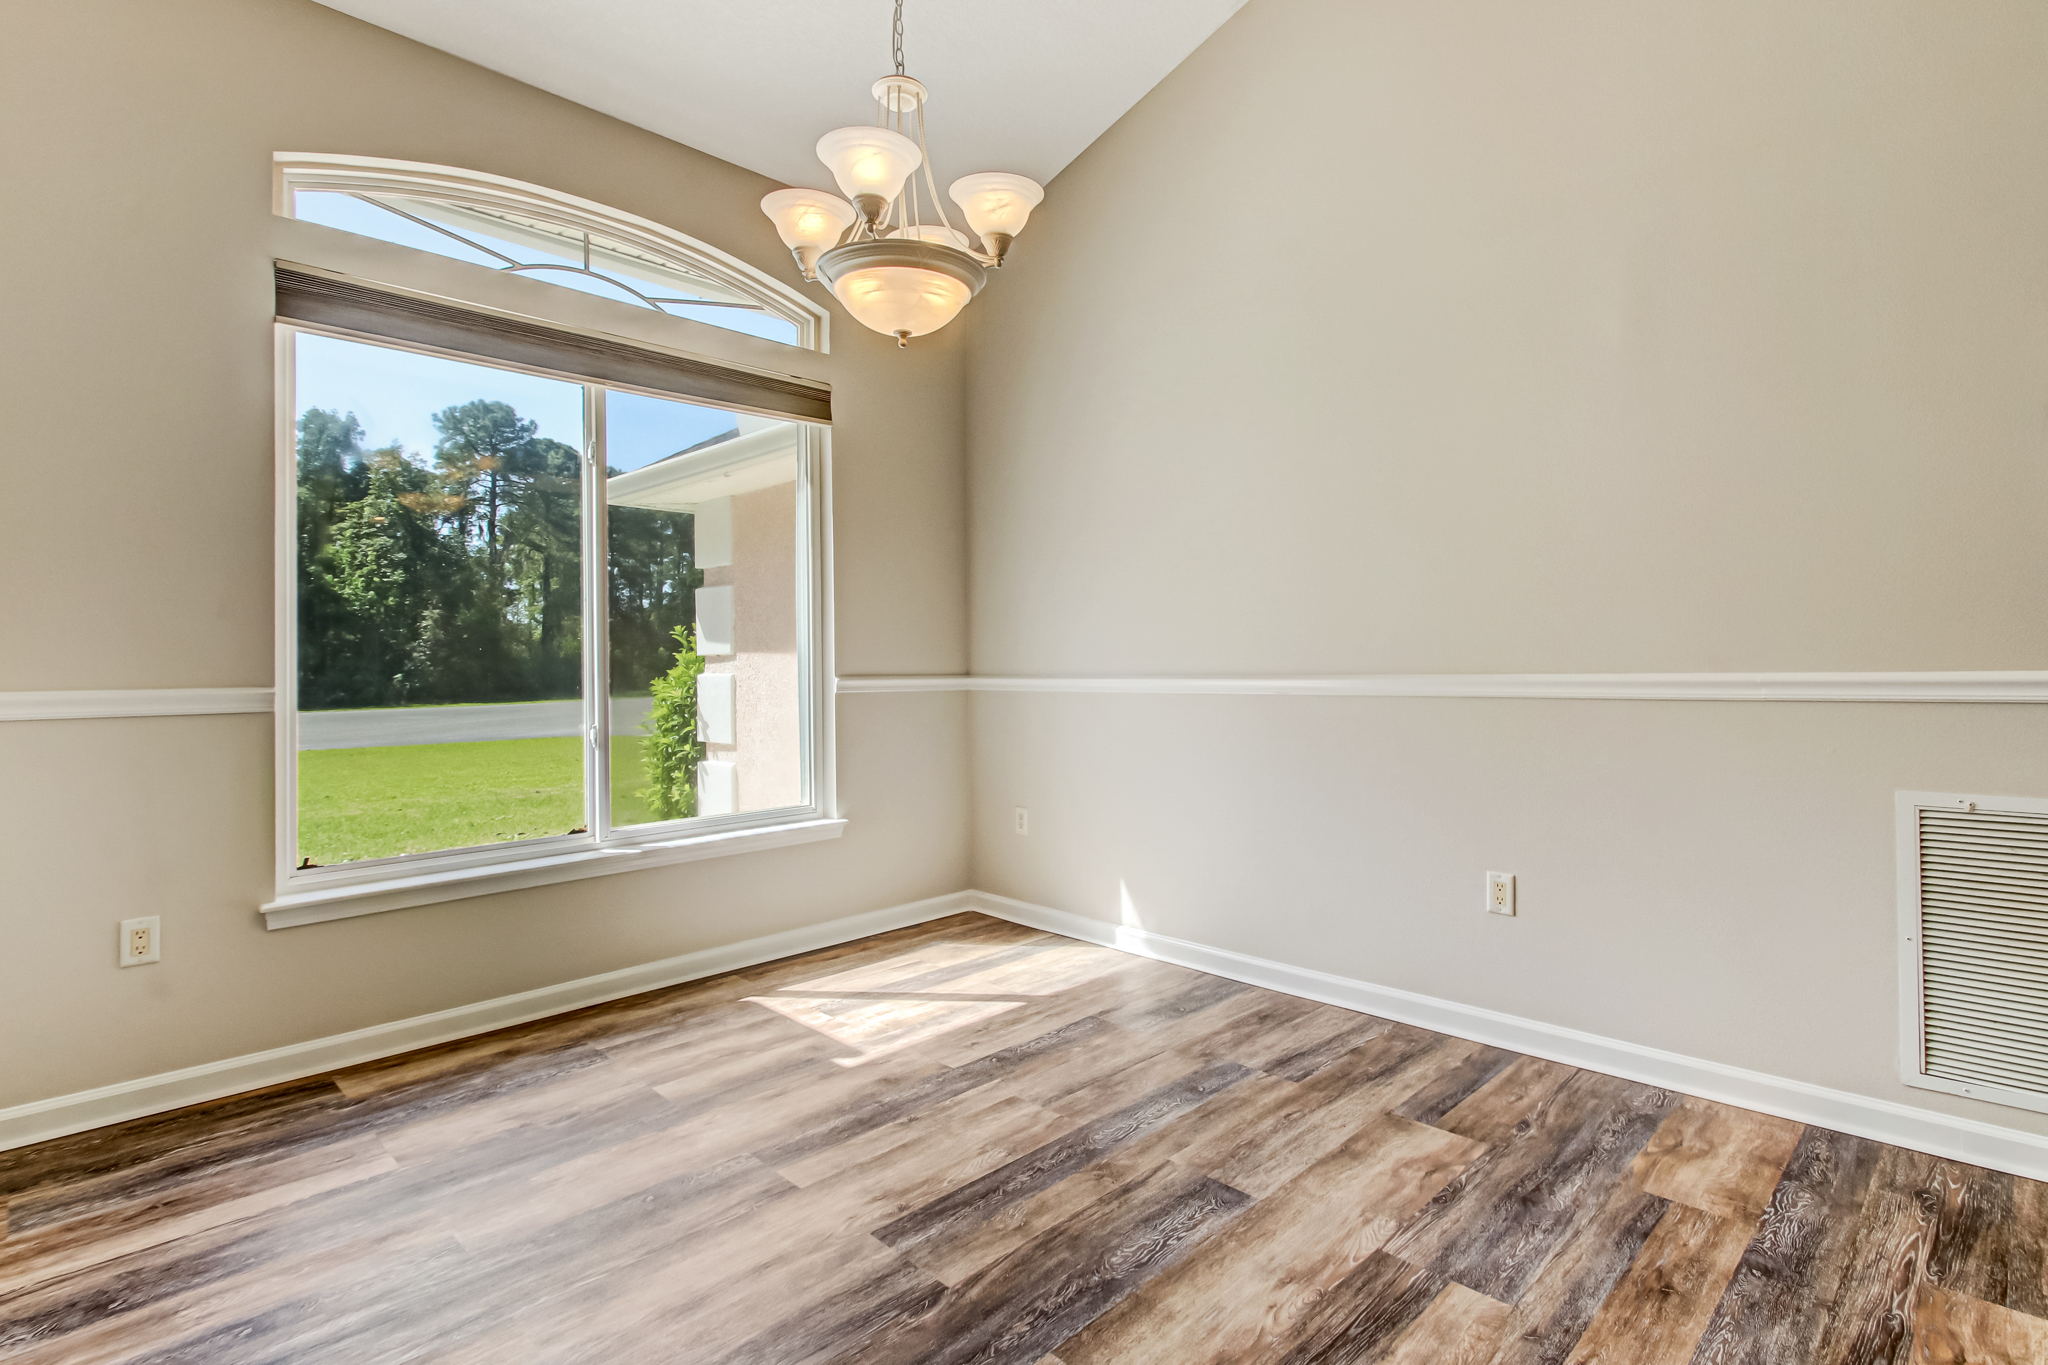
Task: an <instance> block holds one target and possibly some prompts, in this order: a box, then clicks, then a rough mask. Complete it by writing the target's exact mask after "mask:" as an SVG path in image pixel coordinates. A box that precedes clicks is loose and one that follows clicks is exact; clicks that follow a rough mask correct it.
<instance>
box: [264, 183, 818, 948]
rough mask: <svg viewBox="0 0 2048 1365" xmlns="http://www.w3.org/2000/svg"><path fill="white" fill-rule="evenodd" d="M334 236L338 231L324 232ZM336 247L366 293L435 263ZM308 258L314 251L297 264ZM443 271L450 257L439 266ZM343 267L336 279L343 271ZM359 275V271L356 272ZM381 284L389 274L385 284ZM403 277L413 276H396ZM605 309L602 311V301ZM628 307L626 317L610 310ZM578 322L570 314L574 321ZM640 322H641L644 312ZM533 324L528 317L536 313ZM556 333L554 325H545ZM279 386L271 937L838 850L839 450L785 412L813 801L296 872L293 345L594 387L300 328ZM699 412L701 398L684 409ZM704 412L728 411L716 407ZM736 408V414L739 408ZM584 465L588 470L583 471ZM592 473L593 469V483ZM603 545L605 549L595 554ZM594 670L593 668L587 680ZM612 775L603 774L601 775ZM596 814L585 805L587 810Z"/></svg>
mask: <svg viewBox="0 0 2048 1365" xmlns="http://www.w3.org/2000/svg"><path fill="white" fill-rule="evenodd" d="M292 224H293V226H303V227H311V228H318V225H317V224H301V223H298V222H297V220H292ZM319 231H321V232H331V231H333V230H332V229H319ZM336 235H337V236H339V237H341V238H344V239H346V240H347V241H348V243H349V244H350V245H349V248H348V250H347V251H346V253H345V255H344V254H341V253H337V254H336V256H334V257H332V258H330V260H329V261H326V262H323V261H321V260H317V259H316V260H313V261H305V262H303V263H304V264H306V265H310V266H312V267H313V268H315V269H319V270H323V271H330V272H333V273H337V274H340V275H342V276H344V277H346V278H354V279H360V280H363V281H364V282H365V283H371V284H379V285H387V284H396V285H397V287H403V282H402V281H399V282H387V281H383V280H378V279H374V278H369V277H367V276H365V275H364V274H362V273H360V272H361V269H362V265H363V263H364V260H365V258H366V257H367V259H368V260H371V261H375V260H377V259H379V258H381V257H385V256H387V255H390V253H398V255H396V256H391V260H392V263H393V265H394V266H400V265H402V263H404V262H405V261H407V260H409V258H412V257H415V256H420V255H423V254H426V253H420V252H417V251H415V250H413V249H411V248H407V247H401V246H396V245H393V244H391V243H383V242H376V241H375V240H374V239H358V238H356V237H355V236H354V235H353V234H347V233H340V234H336ZM365 245H367V246H373V247H376V248H380V250H377V251H374V252H368V253H365V252H363V251H361V250H358V249H356V248H359V247H362V246H365ZM294 254H295V255H298V256H301V257H303V256H304V255H305V254H308V253H305V252H295V253H294ZM429 259H430V260H433V261H436V262H440V258H438V257H431V256H429ZM441 263H442V264H448V265H453V266H457V267H461V268H462V269H464V270H473V269H476V267H467V266H463V263H461V262H441ZM337 266H339V267H343V268H342V269H340V270H336V269H335V267H337ZM349 267H353V268H349ZM379 273H383V272H379ZM394 273H403V272H402V271H394ZM564 292H565V293H566V294H567V298H568V299H569V300H572V301H573V300H581V299H582V296H581V295H577V294H575V293H574V292H573V291H564ZM599 302H604V301H602V300H600V301H599ZM613 306H614V307H619V308H624V307H625V305H613ZM572 311H573V310H572ZM636 311H637V310H636ZM529 315H530V314H529ZM539 320H541V321H546V319H544V318H542V319H539ZM667 321H668V322H672V323H675V324H678V325H679V326H681V327H684V328H688V327H696V326H708V325H707V324H694V323H690V322H689V321H688V320H687V319H680V318H670V319H667ZM561 325H562V327H563V329H564V330H570V331H573V330H576V327H575V324H573V323H563V324H561ZM272 330H273V334H274V346H273V359H272V366H273V379H274V394H275V403H276V420H275V429H274V442H275V447H276V451H275V456H274V459H275V461H276V463H275V465H274V466H273V468H274V471H275V473H274V478H273V484H274V489H273V493H274V497H273V510H272V521H273V528H274V537H275V541H274V574H275V582H274V594H273V596H274V601H273V614H274V617H273V619H274V635H273V638H274V640H275V644H276V650H275V656H274V660H273V668H274V683H273V693H272V695H273V697H274V700H275V705H274V711H273V735H274V738H273V747H274V755H273V761H274V770H275V779H276V790H275V792H274V800H273V805H274V807H275V811H276V823H275V830H274V835H273V838H274V844H275V863H276V867H275V874H274V875H275V887H276V894H275V896H274V898H273V899H271V900H270V901H268V902H265V903H264V904H263V906H262V907H261V909H262V914H263V917H264V920H265V923H266V925H267V926H268V927H270V928H285V927H289V926H292V925H297V924H311V923H317V922H320V921H323V920H330V919H341V918H347V917H350V916H354V915H363V914H374V913H378V912H380V911H384V910H393V909H399V908H402V907H404V906H409V905H424V904H432V903H435V902H440V901H447V900H454V899H459V898H462V897H467V896H476V895H484V894H489V893H491V892H495V891H501V890H513V889H517V888H519V887H523V886H537V885H545V884H549V883H553V882H560V881H566V880H571V879H574V878H579V877H586V876H596V875H601V874H605V873H611V872H625V871H632V870H635V869H638V868H645V867H658V866H663V865H666V864H669V863H677V862H686V861H693V860H696V859H699V858H706V857H716V856H721V855H724V854H730V853H742V852H750V851H755V850H758V849H763V848H775V847H781V846H784V845H786V844H794V843H807V842H811V841H813V840H817V839H826V838H835V837H837V836H838V834H839V833H840V832H841V831H842V830H843V828H844V824H845V822H844V821H843V820H841V819H840V818H839V815H838V787H837V773H836V766H837V765H836V748H835V737H834V733H833V727H834V721H835V715H834V705H833V702H834V682H833V668H832V662H831V661H832V659H833V657H834V656H833V654H832V649H833V641H834V634H833V624H832V607H833V591H832V564H831V546H832V531H831V516H832V496H831V451H830V438H829V432H828V429H827V428H826V427H825V426H823V425H821V424H817V423H812V422H804V421H800V420H796V419H791V418H789V417H787V416H783V415H780V414H775V415H776V416H777V418H778V420H783V421H790V422H791V423H792V425H793V426H795V427H796V428H797V430H798V433H799V439H800V447H799V455H798V467H799V475H798V481H797V507H796V519H797V526H796V531H795V536H796V541H797V546H798V552H799V555H800V560H799V563H798V566H797V572H796V575H795V578H796V592H797V602H796V607H797V613H798V622H799V627H800V630H801V631H802V632H803V636H802V639H801V641H800V643H801V644H802V645H804V646H805V648H802V649H800V650H799V651H798V667H799V675H798V695H799V698H800V703H801V704H800V706H799V722H798V724H799V735H798V737H799V744H800V749H801V752H802V754H803V756H804V759H805V762H806V765H807V769H808V776H809V784H808V785H809V791H808V796H809V799H808V800H807V801H806V802H804V803H803V804H801V805H798V806H791V807H783V808H779V809H775V810H768V811H752V812H741V813H735V814H730V815H715V816H702V817H696V818H693V819H691V820H689V821H671V822H665V823H661V824H650V825H638V826H628V827H626V828H625V829H622V830H619V831H615V832H612V831H604V830H600V829H598V828H597V827H596V826H595V825H593V826H592V828H591V832H590V833H588V834H579V835H554V836H548V837H545V838H542V839H533V840H521V841H518V842H515V843H506V844H496V845H485V846H482V847H477V848H468V849H459V850H444V851H436V852H432V853H420V854H407V855H400V856H398V857H394V858H387V859H376V860H365V861H363V862H358V863H349V864H339V865H336V866H333V867H323V868H308V869H304V870H301V869H299V868H298V867H296V866H295V861H296V850H297V846H298V801H297V753H298V747H297V740H298V735H297V720H298V634H297V610H296V602H297V569H298V525H297V522H298V496H297V491H298V461H297V411H298V409H297V396H296V392H295V390H296V382H295V381H296V375H295V373H294V370H295V366H294V361H293V350H292V347H293V337H294V336H295V335H296V334H298V333H300V332H305V333H308V334H311V335H330V336H336V337H340V338H342V339H345V340H354V341H361V342H364V343H367V344H371V345H377V346H382V347H385V348H388V349H395V350H401V351H414V352H418V353H421V354H429V355H444V356H446V357H447V358H450V359H456V360H461V361H464V362H467V363H474V364H484V365H487V366H489V367H492V368H499V369H508V370H514V371H521V372H526V373H533V374H537V375H541V376H542V377H546V378H556V379H561V380H564V381H567V382H571V383H584V384H589V383H591V382H593V381H590V380H589V379H588V378H587V377H583V376H576V375H568V374H555V373H553V372H549V371H543V370H536V369H533V368H532V367H529V366H520V365H516V364H512V363H509V362H505V361H500V360H493V359H490V358H488V357H477V356H469V355H462V354H456V353H452V352H445V351H437V350H436V349H435V348H432V347H426V346H417V345H410V344H408V343H405V342H403V341H395V340H392V339H390V338H385V337H377V336H369V335H358V334H351V333H348V332H345V331H340V330H336V329H328V328H322V327H318V326H309V325H306V324H301V323H292V322H283V321H278V322H274V323H273V326H272ZM724 335H731V336H734V337H735V338H738V339H740V340H741V341H742V342H752V343H755V344H757V345H762V346H766V345H774V346H776V347H777V348H778V349H780V350H788V349H790V348H787V347H783V346H781V345H780V344H779V343H772V342H764V341H760V340H759V339H758V338H749V337H745V336H744V334H739V333H727V334H724ZM602 387H606V388H612V389H617V390H620V391H622V392H641V391H640V390H635V389H634V388H633V386H631V385H626V384H605V385H603V386H602ZM652 396H656V397H661V398H666V399H674V397H675V395H672V394H657V395H652ZM682 401H693V400H682ZM702 405H704V406H714V407H717V406H728V405H720V404H715V403H706V404H702ZM728 410H739V409H732V408H730V407H729V406H728ZM585 464H586V466H588V464H589V461H588V460H587V459H586V461H585ZM587 475H588V470H587V469H586V476H587ZM584 521H585V532H584V534H585V565H586V577H587V576H588V574H589V570H590V565H591V564H592V561H591V560H590V559H589V554H590V544H591V541H590V537H591V536H592V535H601V534H602V524H601V520H600V518H599V517H594V516H586V517H585V518H584ZM598 543H599V544H600V545H601V544H602V542H601V541H600V542H598ZM595 591H596V588H595V586H594V585H593V584H591V583H590V582H588V581H586V585H585V593H584V601H585V606H586V610H587V609H588V605H589V603H590V602H591V601H592V600H593V594H594V592H595ZM589 672H590V668H589V664H588V661H587V660H586V667H585V673H586V676H587V675H588V674H589ZM597 705H598V703H595V702H592V701H591V700H590V694H589V693H588V685H587V681H586V697H585V716H586V726H585V728H586V734H587V735H589V736H591V738H590V739H589V740H588V741H587V742H586V744H585V746H584V747H585V764H584V770H585V783H586V786H585V797H586V803H592V802H594V801H595V788H593V787H591V786H590V785H589V784H590V783H591V782H592V781H593V780H595V779H594V778H593V776H592V770H593V768H594V767H595V766H596V759H595V758H594V757H593V755H594V754H595V734H596V733H597V732H596V731H594V730H593V729H592V728H591V725H592V719H591V718H592V716H593V715H594V712H595V710H596V708H597ZM599 775H600V776H602V773H601V770H600V773H599ZM588 809H589V805H588V804H586V810H588Z"/></svg>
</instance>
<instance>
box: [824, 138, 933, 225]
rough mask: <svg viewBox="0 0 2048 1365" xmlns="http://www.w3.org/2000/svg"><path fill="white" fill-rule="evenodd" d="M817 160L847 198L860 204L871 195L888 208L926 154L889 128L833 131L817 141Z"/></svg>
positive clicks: (913, 143)
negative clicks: (822, 163) (823, 164)
mask: <svg viewBox="0 0 2048 1365" xmlns="http://www.w3.org/2000/svg"><path fill="white" fill-rule="evenodd" d="M818 160H820V161H822V162H824V163H825V169H826V170H829V171H830V172H832V179H833V180H834V181H836V182H837V183H838V185H839V192H840V193H841V194H844V195H845V196H846V197H847V198H848V199H851V200H853V201H854V202H855V203H859V202H860V200H861V198H862V197H863V196H867V195H872V196H874V197H875V198H878V199H880V200H881V201H882V202H883V203H884V204H885V205H886V204H887V203H889V202H890V201H891V200H893V199H895V197H896V196H897V195H898V194H900V193H902V192H903V182H904V181H905V180H907V179H909V178H910V173H911V172H912V171H914V170H916V169H917V168H918V165H919V163H920V162H922V161H923V160H924V154H923V153H922V152H920V151H918V150H917V144H916V143H915V142H912V141H911V140H910V139H909V138H907V137H905V136H903V134H901V133H898V132H892V131H891V130H889V129H887V128H866V127H861V128H834V129H833V130H832V131H831V132H829V133H827V134H825V136H823V137H821V138H819V139H818ZM871 216H873V215H871Z"/></svg>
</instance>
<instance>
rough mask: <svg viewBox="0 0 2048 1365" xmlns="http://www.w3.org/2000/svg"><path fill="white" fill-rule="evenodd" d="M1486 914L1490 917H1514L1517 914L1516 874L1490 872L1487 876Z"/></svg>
mask: <svg viewBox="0 0 2048 1365" xmlns="http://www.w3.org/2000/svg"><path fill="white" fill-rule="evenodd" d="M1486 913H1488V914H1489V915H1512V914H1514V913H1515V874H1514V873H1512V872H1489V873H1487V874H1486Z"/></svg>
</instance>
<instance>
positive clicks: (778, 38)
mask: <svg viewBox="0 0 2048 1365" xmlns="http://www.w3.org/2000/svg"><path fill="white" fill-rule="evenodd" d="M321 3H323V4H326V5H328V6H330V7H331V8H334V9H338V10H341V11H343V12H344V13H347V14H353V15H355V16H356V17H357V18H359V19H366V20H368V21H369V22H371V23H373V24H376V25H378V26H380V27H382V28H387V29H390V30H391V31H392V32H394V33H402V34H404V35H405V36H406V37H408V38H416V39H418V40H419V41H420V42H423V43H426V44H428V45H429V46H432V47H438V48H440V49H442V50H443V51H445V52H452V53H454V54H455V55H456V56H458V57H465V58H467V59H469V60H470V61H473V62H476V63H479V64H480V65H483V66H487V67H489V68H491V69H492V70H494V71H500V72H503V73H504V74H506V75H508V76H512V77H514V78H516V79H518V80H522V81H525V82H527V83H528V84H530V85H537V86H539V87H540V88H542V89H543V90H550V91H553V92H554V93H555V94H558V95H562V96H565V97H567V98H569V99H572V100H575V101H576V102H577V103H579V104H586V105H589V106H590V107H591V108H593V109H598V110H601V111H603V112H604V113H607V114H611V115H613V116H614V117H616V118H621V119H624V120H626V121H627V122H628V123H635V124H638V125H639V126H641V127H643V128H648V129H652V130H653V131H655V132H657V133H661V134H663V135H664V136H667V137H671V138H674V139H675V140H676V141H678V142H686V143H688V144H689V145H691V146H692V147H698V148H701V149H703V150H704V151H707V152H710V153H712V154H713V155H714V156H719V157H723V158H725V159H726V160H728V161H733V162H737V163H739V164H740V165H742V166H747V167H750V168H752V169H753V170H756V171H760V172H761V173H762V174H764V175H769V176H772V177H774V178H775V179H777V180H781V181H784V182H786V183H790V184H798V185H815V186H820V187H822V188H830V187H831V181H830V179H829V178H828V177H827V176H826V174H825V170H824V168H823V167H822V166H820V165H819V164H818V162H817V158H816V157H815V155H814V154H813V153H812V150H811V149H812V147H813V145H814V144H815V143H816V142H817V140H818V135H819V134H820V133H823V132H825V131H826V130H827V129H830V128H835V127H839V126H841V125H843V124H848V123H868V122H872V121H873V114H874V102H873V100H872V99H871V98H870V96H869V94H868V87H869V85H870V84H871V83H872V82H873V81H874V79H875V77H877V76H880V75H883V74H885V73H887V72H888V71H890V70H891V69H892V64H891V61H890V56H889V15H890V5H891V0H575V3H573V4H571V3H564V0H321ZM1243 3H1244V0H908V4H907V5H906V7H905V29H906V42H905V55H906V59H907V60H906V66H907V68H908V70H909V72H910V74H911V75H913V76H916V77H917V78H918V79H920V80H922V81H923V82H924V83H925V84H926V85H927V86H928V87H930V89H931V103H930V105H929V106H928V107H927V112H928V117H929V120H930V134H931V135H930V147H931V154H932V163H933V168H934V171H935V172H936V174H937V175H938V176H940V177H944V178H946V179H950V178H952V177H955V176H960V175H965V174H966V173H967V172H969V171H1015V172H1019V173H1021V174H1024V175H1028V176H1030V177H1032V178H1033V179H1035V180H1038V181H1041V182H1042V181H1046V180H1050V179H1051V178H1052V177H1053V176H1054V175H1056V174H1058V173H1059V171H1060V169H1061V168H1062V167H1064V166H1065V165H1066V164H1067V163H1068V162H1069V161H1072V160H1073V159H1074V157H1075V156H1077V155H1079V154H1080V152H1081V149H1082V148H1084V147H1086V146H1087V145H1088V144H1089V143H1091V142H1093V141H1094V140H1095V139H1096V138H1097V137H1099V136H1100V135H1101V134H1102V132H1103V131H1104V130H1105V129H1107V128H1108V127H1109V125H1110V124H1112V123H1114V122H1116V120H1117V119H1118V118H1119V117H1120V116H1122V114H1123V112H1124V111H1125V110H1127V109H1129V108H1130V107H1131V106H1132V105H1133V104H1136V103H1137V102H1138V99H1139V98H1140V97H1141V96H1142V95H1144V94H1145V92H1146V91H1148V90H1150V89H1151V88H1152V87H1153V86H1154V85H1155V84H1157V83H1158V81H1159V79H1160V77H1162V76H1164V75H1165V74H1166V73H1167V72H1169V71H1171V70H1172V69H1173V68H1174V67H1175V66H1177V65H1178V64H1179V63H1180V60H1181V59H1182V58H1183V57H1185V56H1187V54H1188V53H1190V52H1192V51H1194V49H1195V48H1196V47H1197V46H1199V45H1200V43H1201V42H1202V40H1203V39H1204V38H1206V37H1208V36H1209V34H1210V33H1212V32H1214V31H1215V29H1216V27H1217V26H1218V25H1219V24H1221V23H1222V22H1223V21H1224V20H1225V19H1227V18H1229V17H1230V16H1231V15H1232V14H1233V13H1235V12H1236V10H1237V8H1238V7H1239V6H1240V5H1242V4H1243ZM940 188H941V189H942V190H943V189H944V181H943V180H942V181H941V184H940Z"/></svg>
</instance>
